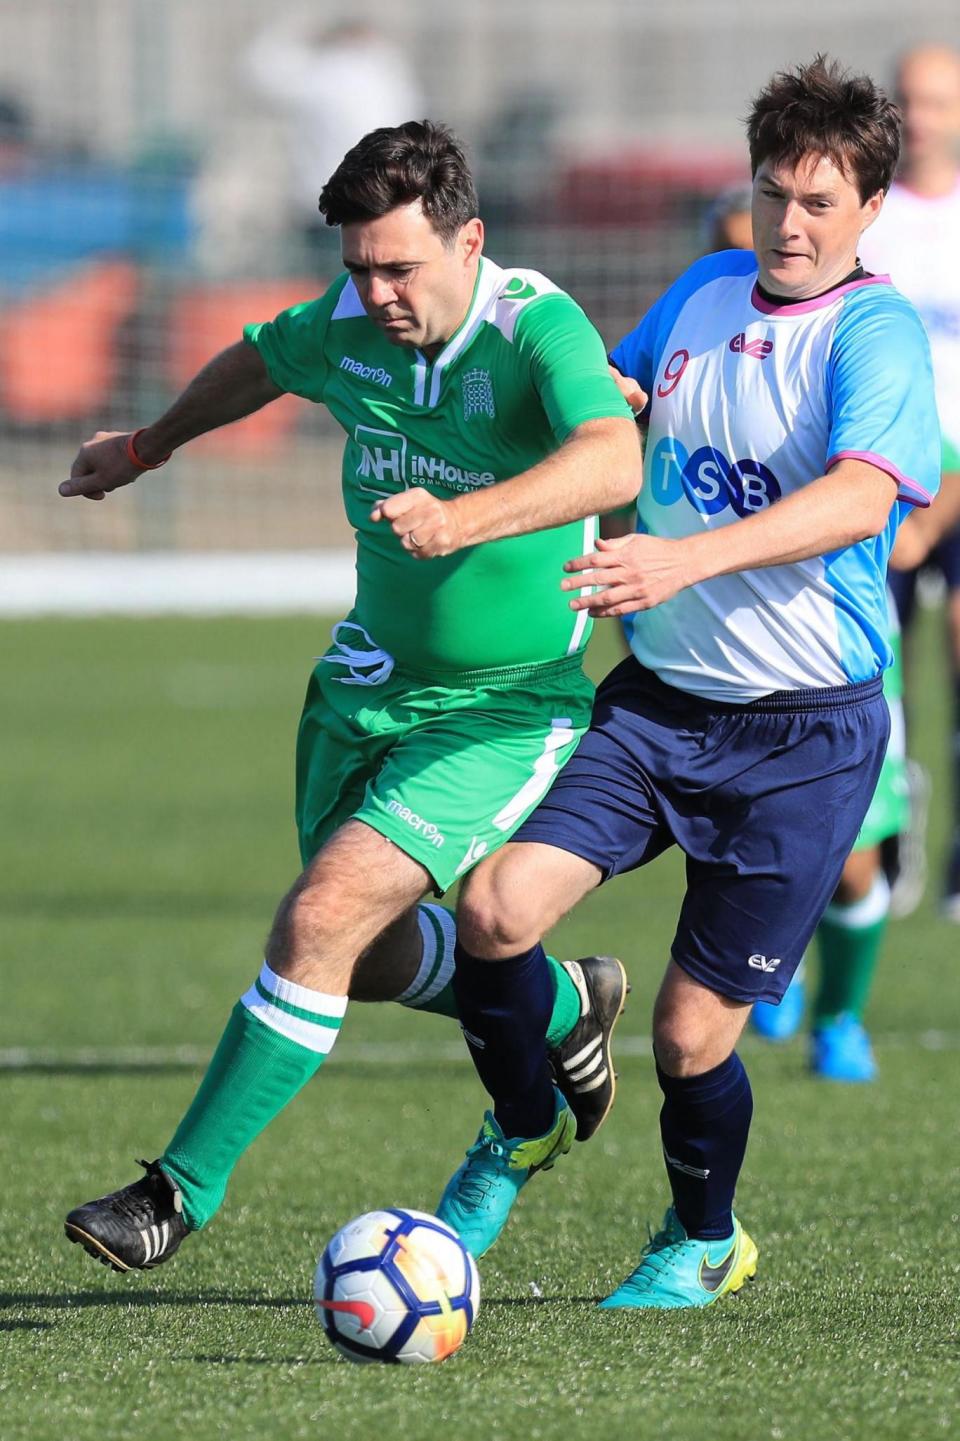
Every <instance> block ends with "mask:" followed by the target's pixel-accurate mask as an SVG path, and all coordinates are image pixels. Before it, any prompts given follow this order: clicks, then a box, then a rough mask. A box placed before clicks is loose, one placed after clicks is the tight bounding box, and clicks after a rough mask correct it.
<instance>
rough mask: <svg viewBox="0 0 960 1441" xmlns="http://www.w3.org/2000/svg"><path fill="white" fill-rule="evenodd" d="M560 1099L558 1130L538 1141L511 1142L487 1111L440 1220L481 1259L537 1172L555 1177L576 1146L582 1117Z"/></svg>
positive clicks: (555, 1124) (447, 1195)
mask: <svg viewBox="0 0 960 1441" xmlns="http://www.w3.org/2000/svg"><path fill="white" fill-rule="evenodd" d="M554 1097H555V1102H556V1110H555V1112H554V1119H553V1125H552V1126H551V1127H550V1129H549V1131H546V1132H545V1133H544V1135H542V1136H535V1137H534V1138H533V1139H532V1140H524V1139H523V1138H522V1137H514V1138H513V1139H512V1140H510V1139H508V1138H507V1137H506V1136H505V1135H504V1134H503V1132H502V1131H501V1129H500V1127H499V1126H498V1125H497V1123H496V1121H495V1120H494V1118H493V1115H492V1113H491V1112H490V1111H487V1112H486V1114H485V1116H484V1118H483V1125H482V1126H481V1127H480V1134H479V1136H478V1137H477V1139H476V1141H475V1142H474V1144H473V1145H472V1146H471V1147H470V1149H469V1151H468V1152H467V1157H466V1160H465V1161H464V1162H463V1165H462V1166H461V1167H460V1168H459V1170H457V1171H455V1172H454V1174H453V1175H452V1176H451V1178H450V1180H449V1181H448V1182H447V1188H446V1190H445V1191H444V1193H443V1195H442V1196H441V1198H440V1204H439V1206H438V1207H437V1216H438V1218H439V1219H440V1220H441V1221H446V1223H447V1225H448V1226H452V1227H453V1229H454V1230H455V1231H456V1232H457V1235H458V1236H459V1237H460V1239H461V1241H462V1242H463V1244H464V1245H465V1246H466V1248H467V1250H468V1251H469V1252H470V1254H471V1256H474V1257H476V1258H477V1259H479V1258H480V1257H481V1256H482V1255H483V1254H484V1252H485V1251H489V1249H490V1247H491V1246H492V1245H493V1243H494V1241H495V1240H496V1239H497V1237H498V1236H499V1235H500V1232H501V1231H502V1230H503V1228H504V1226H505V1225H506V1221H507V1217H508V1216H509V1215H510V1211H511V1209H512V1207H513V1203H514V1201H515V1200H516V1199H517V1196H518V1195H519V1194H520V1190H521V1188H522V1187H523V1186H525V1185H526V1183H527V1181H528V1180H529V1179H530V1177H531V1176H532V1175H533V1173H534V1171H549V1170H550V1168H551V1166H553V1165H555V1164H556V1162H557V1161H558V1160H559V1159H560V1157H561V1156H563V1155H566V1153H567V1151H569V1149H570V1147H571V1146H572V1145H573V1140H574V1137H575V1136H576V1134H577V1122H576V1117H575V1116H574V1114H573V1112H572V1111H571V1109H570V1107H569V1106H568V1105H567V1103H566V1101H565V1100H564V1099H563V1096H562V1095H561V1094H560V1092H559V1091H558V1090H557V1089H556V1088H554Z"/></svg>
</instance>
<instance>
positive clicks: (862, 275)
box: [757, 260, 872, 307]
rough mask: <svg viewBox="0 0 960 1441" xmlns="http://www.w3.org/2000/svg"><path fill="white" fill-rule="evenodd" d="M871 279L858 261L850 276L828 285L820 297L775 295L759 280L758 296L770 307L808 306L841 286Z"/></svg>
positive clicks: (867, 271)
mask: <svg viewBox="0 0 960 1441" xmlns="http://www.w3.org/2000/svg"><path fill="white" fill-rule="evenodd" d="M871 278H872V277H871V274H870V271H869V270H864V268H863V266H862V265H861V264H860V262H859V260H858V261H857V263H856V265H855V266H854V267H853V269H852V270H851V272H850V274H849V275H845V276H844V277H843V279H842V280H838V281H837V283H836V285H828V286H827V288H826V290H821V291H820V295H803V296H799V295H798V296H786V295H773V294H772V293H771V292H770V291H769V290H767V289H765V287H764V286H762V285H761V284H760V282H759V280H758V281H757V294H758V295H759V296H760V297H761V299H763V300H765V301H766V302H767V304H768V305H776V306H778V307H779V306H781V305H806V304H808V303H809V302H810V301H811V300H819V299H820V297H821V296H823V295H829V294H830V292H831V290H839V289H840V288H841V286H844V285H850V284H851V283H852V282H853V281H854V280H870V279H871Z"/></svg>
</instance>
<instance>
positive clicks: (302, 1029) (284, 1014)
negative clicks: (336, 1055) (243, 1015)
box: [240, 986, 340, 1056]
mask: <svg viewBox="0 0 960 1441" xmlns="http://www.w3.org/2000/svg"><path fill="white" fill-rule="evenodd" d="M240 1001H241V1004H242V1005H244V1006H246V1008H247V1010H248V1011H249V1012H250V1014H251V1015H252V1016H255V1017H256V1019H257V1020H258V1021H261V1022H262V1023H263V1025H265V1026H269V1027H270V1029H271V1031H276V1032H277V1033H278V1034H279V1035H281V1036H285V1037H286V1038H287V1040H288V1041H294V1042H295V1043H296V1044H297V1045H298V1046H303V1048H304V1049H305V1050H307V1051H313V1052H314V1054H315V1055H318V1056H326V1055H329V1053H330V1052H331V1051H332V1050H333V1043H334V1041H335V1040H336V1039H337V1037H338V1036H339V1034H340V1031H339V1029H338V1030H334V1029H333V1027H331V1026H319V1025H317V1024H316V1022H315V1021H304V1020H303V1019H302V1018H301V1017H300V1016H291V1014H290V1012H289V1011H281V1010H279V1009H278V1008H277V1007H276V1006H271V1005H270V1003H269V1001H265V1000H264V999H263V997H262V996H261V994H260V992H259V991H258V990H257V988H256V986H251V987H250V989H249V991H247V992H246V994H245V995H242V996H241V997H240Z"/></svg>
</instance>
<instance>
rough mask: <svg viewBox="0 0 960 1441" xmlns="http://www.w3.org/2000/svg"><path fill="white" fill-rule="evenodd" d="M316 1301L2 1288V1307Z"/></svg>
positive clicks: (307, 1302) (277, 1306) (280, 1305)
mask: <svg viewBox="0 0 960 1441" xmlns="http://www.w3.org/2000/svg"><path fill="white" fill-rule="evenodd" d="M312 1305H313V1302H312V1301H311V1299H310V1297H309V1296H231V1295H224V1294H223V1293H222V1292H219V1291H207V1292H205V1293H203V1294H193V1293H191V1294H185V1293H183V1292H180V1291H167V1292H163V1291H153V1292H149V1291H129V1290H127V1289H126V1288H124V1289H123V1290H122V1291H69V1292H67V1291H62V1292H58V1293H45V1292H42V1291H36V1292H34V1291H6V1292H0V1311H9V1310H13V1309H16V1310H22V1311H33V1310H51V1311H76V1310H83V1309H84V1308H86V1307H96V1306H147V1307H157V1306H246V1307H250V1308H257V1307H270V1308H272V1309H274V1310H282V1309H284V1308H285V1307H287V1306H311V1307H312ZM49 1324H50V1323H49V1322H45V1321H37V1322H31V1321H15V1322H9V1321H0V1329H9V1328H10V1327H11V1326H13V1325H21V1326H31V1325H35V1326H37V1327H41V1326H46V1325H49Z"/></svg>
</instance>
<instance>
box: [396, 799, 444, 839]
mask: <svg viewBox="0 0 960 1441" xmlns="http://www.w3.org/2000/svg"><path fill="white" fill-rule="evenodd" d="M387 810H388V811H389V812H390V814H391V815H392V816H398V817H399V819H400V820H402V821H406V823H407V825H408V826H412V827H413V829H414V830H415V831H417V832H418V834H419V835H421V836H423V838H424V840H427V841H429V842H430V844H431V845H432V846H437V847H440V846H442V845H443V841H444V838H443V836H442V835H441V833H440V828H439V826H435V825H434V823H433V821H428V820H425V819H424V817H423V816H418V815H417V813H416V811H412V810H411V809H410V807H409V806H405V805H401V803H400V802H399V801H387Z"/></svg>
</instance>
